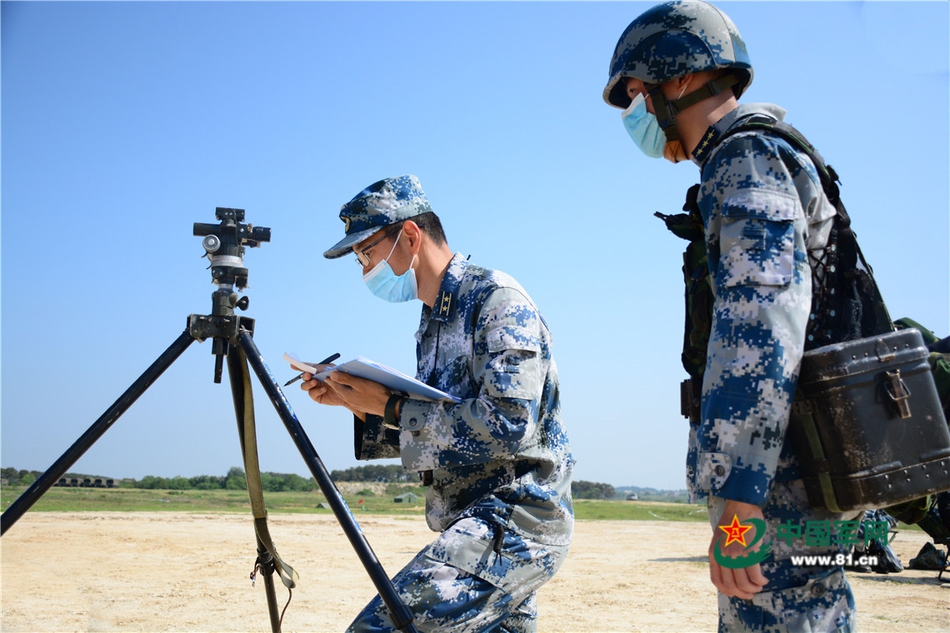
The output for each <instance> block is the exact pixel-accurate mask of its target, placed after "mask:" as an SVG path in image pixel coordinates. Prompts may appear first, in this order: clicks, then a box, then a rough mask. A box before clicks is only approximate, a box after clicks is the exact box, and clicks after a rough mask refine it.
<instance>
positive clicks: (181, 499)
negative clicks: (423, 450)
mask: <svg viewBox="0 0 950 633" xmlns="http://www.w3.org/2000/svg"><path fill="white" fill-rule="evenodd" d="M23 490H25V488H22V487H4V488H3V489H2V490H0V504H2V506H3V508H4V509H6V508H7V507H9V505H10V504H11V503H12V502H13V501H14V500H15V499H16V498H17V497H18V496H19V495H20V493H22V492H23ZM360 499H363V503H362V506H363V507H364V508H365V510H360V509H359V508H360V504H359V500H360ZM344 500H345V501H346V503H347V505H349V506H350V508H351V509H352V510H353V511H354V512H361V511H364V512H370V513H375V514H396V515H399V514H405V515H413V514H419V515H422V514H423V512H424V510H425V501H424V500H423V499H420V500H418V501H416V502H414V503H410V504H408V505H407V504H405V503H394V502H393V500H392V497H390V496H376V497H370V496H365V497H361V496H359V495H351V496H345V497H344ZM326 501H327V500H326V497H324V496H323V494H321V493H319V492H266V493H264V506H265V507H266V508H267V510H268V511H269V512H282V513H313V514H319V513H326V514H332V510H330V509H328V508H327V509H324V508H320V507H318V506H319V504H321V503H324V504H325V503H326ZM30 512H193V513H204V512H234V513H242V514H243V513H247V514H250V512H251V504H250V502H249V501H248V496H247V492H246V491H244V490H143V489H137V488H111V489H109V488H106V489H102V488H58V487H53V488H50V489H49V490H48V491H47V492H46V493H45V494H44V495H43V496H42V497H40V498H39V500H38V501H37V502H36V503H35V504H34V505H33V507H32V508H31V509H30Z"/></svg>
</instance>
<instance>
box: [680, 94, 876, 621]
mask: <svg viewBox="0 0 950 633" xmlns="http://www.w3.org/2000/svg"><path fill="white" fill-rule="evenodd" d="M751 114H766V115H770V116H772V117H774V118H776V119H779V120H781V119H783V118H784V114H785V112H784V110H782V109H781V108H778V107H777V106H773V105H769V104H747V105H741V106H739V107H738V108H737V109H735V110H733V111H732V112H730V113H729V114H727V115H726V116H725V117H723V119H721V120H720V121H719V122H718V123H717V124H716V125H714V126H713V127H712V128H710V131H709V132H708V133H707V135H706V137H704V141H706V140H708V141H710V144H711V145H715V142H716V138H717V137H718V136H719V135H720V134H721V133H722V132H724V131H725V130H727V129H729V128H730V127H731V126H733V125H734V124H735V123H736V122H737V121H738V120H739V119H741V118H743V117H745V116H748V115H751ZM701 148H703V144H702V143H701V144H700V148H698V149H697V150H696V153H698V154H699V155H700V156H701V157H702V158H703V160H704V162H702V161H700V160H699V159H695V158H694V161H695V162H697V163H699V164H700V165H701V167H702V183H701V189H700V193H699V200H698V203H699V207H700V211H701V213H702V216H703V221H704V224H705V227H706V246H707V252H708V259H709V272H710V275H711V283H712V286H713V292H714V294H715V301H714V305H713V320H712V331H711V334H710V341H709V346H708V357H707V364H706V371H705V375H704V380H703V395H702V412H701V419H700V423H699V425H698V426H693V427H692V428H691V429H690V450H689V454H688V460H687V462H688V465H687V472H688V480H689V486H690V492H691V494H692V495H693V496H694V497H699V498H701V497H703V496H706V497H708V505H709V514H710V521H711V522H712V524H713V527H714V529H715V525H716V524H717V522H718V519H719V515H720V514H721V513H722V509H723V505H724V503H725V501H724V500H725V499H732V500H736V501H742V502H745V503H752V504H757V505H759V506H762V507H763V512H764V514H765V518H766V521H767V525H768V530H767V536H766V537H765V540H764V541H763V542H768V541H769V540H771V541H772V557H771V558H770V559H766V561H765V562H763V563H762V571H763V573H764V574H765V576H766V577H767V578H768V579H769V584H768V585H767V586H766V587H765V589H764V591H763V592H762V593H760V594H757V595H756V596H755V598H754V599H752V600H749V601H746V600H741V599H738V598H732V599H730V598H727V597H726V596H723V595H722V594H720V596H719V613H720V630H727V631H757V632H760V631H767V632H772V631H776V632H778V631H850V630H853V629H854V626H855V620H854V600H853V597H852V595H851V590H850V587H849V586H848V583H847V581H846V579H845V577H844V571H843V569H842V568H841V567H812V568H808V567H805V568H801V567H794V566H793V565H792V564H791V561H790V560H789V558H790V557H791V556H793V555H799V554H808V555H820V554H831V555H835V554H837V553H839V552H841V553H845V552H847V550H848V547H849V545H847V544H836V543H835V541H836V540H839V538H838V536H839V535H838V532H837V531H836V530H835V527H836V526H838V527H840V528H841V533H842V534H844V533H845V532H846V531H847V529H848V528H849V527H852V526H853V524H850V523H836V522H841V521H851V520H856V519H857V517H858V516H859V515H860V512H854V513H850V514H834V513H831V512H828V511H824V510H816V509H813V508H811V507H810V506H809V504H808V501H807V499H806V496H805V491H804V487H803V484H802V481H801V478H800V474H799V471H798V463H797V460H796V458H795V456H794V453H793V451H792V448H791V446H790V444H791V442H788V443H786V442H785V431H786V428H787V426H788V420H789V414H790V410H791V404H792V400H793V398H794V394H795V388H796V384H797V380H798V367H799V362H800V360H801V357H802V353H803V350H804V347H805V338H806V326H807V324H808V320H809V314H810V310H811V300H812V278H811V271H810V262H814V261H815V258H817V257H819V256H820V255H821V253H822V250H823V249H824V248H825V247H826V245H827V240H828V236H829V233H830V230H831V226H832V219H833V217H834V214H835V209H834V207H833V206H832V205H831V203H830V202H829V201H828V200H827V198H826V196H825V194H824V192H823V191H822V187H821V184H820V181H819V178H818V175H817V172H816V170H815V168H814V165H813V164H812V163H811V161H810V159H809V158H808V157H807V155H805V154H803V153H802V152H799V151H797V150H795V149H794V148H792V147H791V146H790V145H789V144H788V143H787V142H785V141H784V140H782V139H780V138H777V137H775V136H768V135H765V134H763V133H761V132H740V133H738V134H736V135H735V136H732V137H730V138H729V139H727V140H725V141H724V142H723V143H722V145H720V146H719V147H717V148H716V149H714V150H713V151H712V153H711V154H709V155H708V156H707V155H705V154H704V153H703V152H702V151H701ZM727 520H728V517H727ZM809 522H811V524H810V525H811V527H812V528H813V529H814V528H820V527H821V526H822V525H824V526H827V527H830V528H831V535H830V536H831V539H830V540H831V542H830V543H829V542H828V540H829V539H828V538H827V536H828V535H827V534H826V535H824V536H825V538H821V536H820V535H815V534H810V535H809V533H808V527H809ZM783 525H784V526H785V527H782V526H783ZM789 526H798V529H800V536H798V537H797V538H796V537H794V535H790V534H789ZM782 536H784V538H782ZM809 536H810V538H809ZM851 544H853V543H851Z"/></svg>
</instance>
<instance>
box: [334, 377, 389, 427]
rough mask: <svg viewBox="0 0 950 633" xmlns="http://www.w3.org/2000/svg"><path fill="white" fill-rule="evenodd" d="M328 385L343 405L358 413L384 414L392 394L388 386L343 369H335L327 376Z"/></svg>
mask: <svg viewBox="0 0 950 633" xmlns="http://www.w3.org/2000/svg"><path fill="white" fill-rule="evenodd" d="M326 386H327V387H328V388H329V389H330V390H332V391H333V393H334V395H335V397H338V398H340V399H341V400H342V403H343V406H345V407H346V408H347V409H349V410H350V411H352V412H353V413H356V414H357V415H359V414H361V413H369V414H372V415H380V416H381V415H384V414H385V413H386V402H387V401H388V400H389V397H390V396H391V395H392V392H390V391H389V389H388V388H386V387H384V386H383V385H381V384H379V383H378V382H373V381H372V380H366V379H365V378H360V377H358V376H353V375H352V374H348V373H346V372H342V371H335V372H333V373H332V374H330V375H329V376H327V380H326Z"/></svg>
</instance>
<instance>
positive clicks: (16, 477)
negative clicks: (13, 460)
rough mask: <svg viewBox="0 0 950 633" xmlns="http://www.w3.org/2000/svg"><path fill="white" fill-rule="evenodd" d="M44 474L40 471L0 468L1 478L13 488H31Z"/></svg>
mask: <svg viewBox="0 0 950 633" xmlns="http://www.w3.org/2000/svg"><path fill="white" fill-rule="evenodd" d="M42 474H43V473H42V472H40V471H38V470H17V469H16V468H0V477H2V478H4V479H6V480H7V484H9V485H11V486H29V485H30V484H32V483H33V482H34V481H36V478H37V477H39V476H40V475H42Z"/></svg>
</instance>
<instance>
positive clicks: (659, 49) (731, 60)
mask: <svg viewBox="0 0 950 633" xmlns="http://www.w3.org/2000/svg"><path fill="white" fill-rule="evenodd" d="M717 68H730V69H732V72H731V73H728V74H727V75H726V76H724V77H722V78H720V79H719V80H718V81H715V82H711V83H710V84H707V86H704V87H703V88H701V89H699V90H696V91H694V92H693V93H690V94H688V95H686V96H684V97H682V98H681V99H677V100H676V101H672V102H668V101H666V99H664V98H663V97H662V93H660V91H659V90H656V91H655V92H656V93H660V94H659V96H660V98H659V99H656V98H654V108H657V106H658V105H659V106H661V107H660V108H657V112H656V116H657V120H658V121H659V122H660V126H661V127H663V128H664V129H666V128H667V127H669V126H672V125H674V121H673V117H675V115H676V113H677V112H679V111H682V110H684V109H685V108H687V107H689V106H691V105H693V104H694V103H697V102H699V101H701V100H703V99H705V98H707V97H709V96H712V95H713V94H718V92H719V91H721V90H723V89H725V88H726V87H731V88H732V90H733V92H734V93H735V95H736V97H740V96H741V95H742V93H743V92H745V90H746V88H748V87H749V84H751V83H752V62H751V61H750V60H749V54H748V53H747V52H746V47H745V42H743V41H742V36H741V35H739V30H738V29H737V28H736V25H735V24H733V22H732V20H730V19H729V17H728V16H727V15H726V14H725V13H723V12H722V11H720V10H719V9H717V8H716V7H714V6H712V5H711V4H709V3H706V2H700V1H698V0H675V1H673V2H665V3H663V4H659V5H657V6H655V7H653V8H651V9H649V10H647V11H645V12H644V13H642V14H641V15H640V16H639V17H638V18H637V19H635V20H634V21H633V22H631V23H630V26H628V27H627V28H626V30H625V31H624V32H623V34H622V35H621V36H620V40H619V41H618V42H617V47H616V48H615V49H614V55H613V58H612V59H611V60H610V80H609V81H608V82H607V87H606V88H604V101H606V102H607V104H608V105H612V106H614V107H615V108H620V109H621V110H623V109H625V108H627V107H628V106H629V105H630V101H631V100H630V97H629V95H628V94H627V86H626V81H624V80H625V79H627V78H630V77H634V78H636V79H639V80H640V81H642V82H643V83H645V84H648V85H654V86H655V85H658V84H661V83H664V82H666V81H669V80H671V79H676V78H677V77H683V76H684V75H688V74H691V73H696V72H702V71H706V70H715V69H717ZM650 94H651V96H655V95H654V91H651V92H650ZM657 101H660V103H657ZM663 106H665V107H663ZM661 110H665V111H661Z"/></svg>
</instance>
